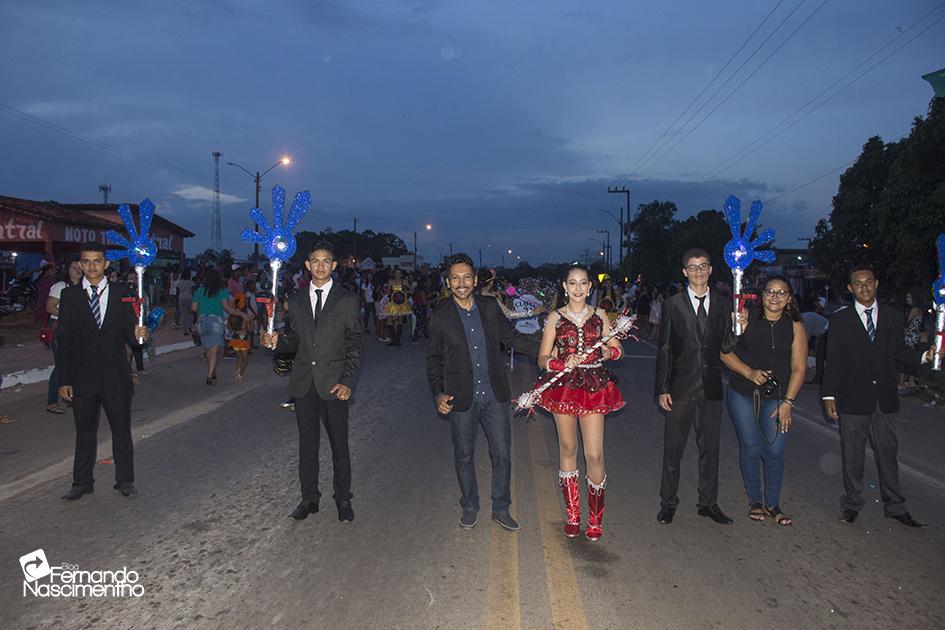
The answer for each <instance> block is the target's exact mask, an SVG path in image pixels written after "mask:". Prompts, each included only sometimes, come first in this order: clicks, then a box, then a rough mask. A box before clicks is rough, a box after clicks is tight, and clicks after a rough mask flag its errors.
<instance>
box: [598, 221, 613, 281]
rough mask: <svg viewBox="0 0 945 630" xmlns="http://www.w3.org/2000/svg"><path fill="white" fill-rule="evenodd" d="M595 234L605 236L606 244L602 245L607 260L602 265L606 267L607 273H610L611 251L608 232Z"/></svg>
mask: <svg viewBox="0 0 945 630" xmlns="http://www.w3.org/2000/svg"><path fill="white" fill-rule="evenodd" d="M597 233H598V234H606V235H607V242H606V243H605V244H604V251H605V252H607V254H606V255H607V260H606V261H605V263H604V264H605V265H607V271H608V272H609V271H610V252H611V249H610V230H597Z"/></svg>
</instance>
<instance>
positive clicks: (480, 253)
mask: <svg viewBox="0 0 945 630" xmlns="http://www.w3.org/2000/svg"><path fill="white" fill-rule="evenodd" d="M479 269H482V248H481V247H480V248H479Z"/></svg>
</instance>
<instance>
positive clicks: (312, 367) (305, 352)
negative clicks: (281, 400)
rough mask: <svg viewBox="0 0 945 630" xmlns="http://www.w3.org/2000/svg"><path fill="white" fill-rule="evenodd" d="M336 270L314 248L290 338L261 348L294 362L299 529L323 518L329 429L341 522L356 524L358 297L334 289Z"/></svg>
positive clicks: (320, 248) (294, 300)
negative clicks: (351, 440) (321, 478)
mask: <svg viewBox="0 0 945 630" xmlns="http://www.w3.org/2000/svg"><path fill="white" fill-rule="evenodd" d="M337 266H338V261H336V260H335V250H334V248H333V247H332V245H331V243H329V242H327V241H321V242H319V243H316V244H315V246H314V247H313V248H312V250H311V252H309V255H308V260H306V261H305V267H306V268H307V269H308V270H309V272H311V274H312V281H311V283H309V285H308V288H307V290H303V291H299V292H297V293H295V294H294V295H292V296H291V297H290V298H289V299H288V305H289V307H288V315H287V318H288V321H287V323H286V329H288V330H291V332H290V333H289V334H284V335H282V336H280V335H279V333H272V334H271V335H270V334H263V335H262V338H261V341H262V344H263V345H264V346H265V347H267V348H272V349H275V350H276V352H277V353H280V354H294V355H295V362H294V365H293V368H292V374H291V376H290V377H289V396H291V397H292V398H293V399H294V400H295V418H296V421H297V422H298V425H299V482H300V483H301V486H302V502H301V503H299V505H298V507H296V508H295V510H293V511H292V513H291V514H290V515H289V516H290V517H292V518H294V519H295V520H297V521H300V520H302V519H304V518H305V517H307V516H308V515H309V514H314V513H315V512H318V500H319V498H320V497H321V493H320V492H319V491H318V447H319V442H320V439H321V427H320V426H319V422H322V423H324V424H325V432H326V433H327V434H328V442H329V443H330V444H331V458H332V464H333V466H334V489H335V496H334V498H335V504H336V505H337V507H338V520H340V521H341V522H343V523H349V522H351V521H353V520H354V510H353V509H352V508H351V497H352V496H353V495H352V494H351V457H350V454H349V452H348V399H349V398H351V392H352V391H353V390H354V385H355V380H356V378H357V373H358V367H359V366H360V365H361V352H362V349H363V344H362V341H361V321H360V318H359V317H358V296H356V295H355V294H354V293H351V292H349V291H346V290H345V289H343V288H342V287H341V286H340V285H339V284H338V283H335V282H333V281H332V277H331V274H332V272H333V271H334V270H335V268H336V267H337Z"/></svg>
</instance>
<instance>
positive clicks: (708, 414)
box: [656, 248, 748, 525]
mask: <svg viewBox="0 0 945 630" xmlns="http://www.w3.org/2000/svg"><path fill="white" fill-rule="evenodd" d="M682 262H683V268H682V272H683V275H684V276H685V277H686V280H687V281H688V286H687V288H686V289H685V290H683V291H680V292H678V293H676V294H675V295H673V296H672V297H670V298H669V299H667V300H666V301H665V302H664V304H663V313H662V319H661V322H660V337H659V345H658V346H657V352H656V397H657V399H658V401H659V406H660V408H661V409H662V410H663V411H664V412H665V413H666V419H665V424H664V434H663V474H662V481H661V483H660V511H659V514H657V516H656V519H657V520H658V521H659V522H660V523H663V524H664V525H666V524H669V523H672V522H673V517H674V516H675V514H676V508H677V506H678V505H679V497H678V496H677V490H678V488H679V466H680V461H681V460H682V455H683V451H684V450H685V448H686V442H687V440H688V439H689V429H690V427H693V426H694V427H695V432H696V444H697V445H698V447H699V501H698V504H697V505H698V514H699V516H704V517H707V518H710V519H712V520H713V521H714V522H716V523H719V524H721V525H728V524H730V523H731V522H732V519H731V518H729V517H728V516H726V515H725V513H724V512H723V511H722V510H721V508H719V506H718V503H717V499H718V486H719V431H720V426H721V422H722V364H721V360H720V358H719V356H720V352H722V351H727V352H731V351H732V350H734V348H735V343H736V341H737V338H736V337H735V335H734V333H733V331H732V303H731V301H730V300H727V299H725V298H724V297H723V296H722V295H720V294H719V293H717V292H715V291H710V290H709V277H710V276H711V275H712V261H711V259H710V258H709V253H708V252H707V251H705V250H704V249H699V248H693V249H690V250H688V251H687V252H686V253H685V254H683V259H682ZM739 321H740V322H741V323H742V325H743V326H747V324H748V318H747V316H746V315H745V313H744V311H741V312H740V313H739ZM723 341H724V344H723ZM723 346H724V347H723Z"/></svg>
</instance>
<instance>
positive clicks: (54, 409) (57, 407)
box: [46, 403, 66, 416]
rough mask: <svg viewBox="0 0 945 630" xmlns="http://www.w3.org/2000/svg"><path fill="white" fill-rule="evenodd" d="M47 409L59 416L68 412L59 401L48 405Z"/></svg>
mask: <svg viewBox="0 0 945 630" xmlns="http://www.w3.org/2000/svg"><path fill="white" fill-rule="evenodd" d="M46 411H48V412H49V413H54V414H56V415H57V416H61V415H62V414H64V413H66V410H65V409H63V408H62V405H60V404H59V403H53V404H52V405H48V406H47V407H46Z"/></svg>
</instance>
